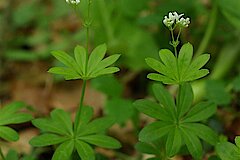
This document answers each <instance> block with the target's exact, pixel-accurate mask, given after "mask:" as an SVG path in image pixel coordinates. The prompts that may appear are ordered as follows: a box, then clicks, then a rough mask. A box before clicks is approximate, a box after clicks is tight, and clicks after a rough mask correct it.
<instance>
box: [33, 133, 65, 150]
mask: <svg viewBox="0 0 240 160" xmlns="http://www.w3.org/2000/svg"><path fill="white" fill-rule="evenodd" d="M68 139H69V138H68V137H63V136H59V135H56V134H51V133H44V134H42V135H39V136H36V137H33V138H32V139H31V140H30V142H29V143H30V144H31V145H32V146H34V147H43V146H51V145H54V144H59V143H62V142H64V141H66V140H68Z"/></svg>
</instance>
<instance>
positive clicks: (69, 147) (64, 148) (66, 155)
mask: <svg viewBox="0 0 240 160" xmlns="http://www.w3.org/2000/svg"><path fill="white" fill-rule="evenodd" d="M73 149H74V141H73V140H71V141H66V142H64V143H62V144H61V145H60V146H58V147H57V149H56V150H55V152H54V154H53V157H52V160H60V159H61V160H69V159H70V158H71V155H72V152H73Z"/></svg>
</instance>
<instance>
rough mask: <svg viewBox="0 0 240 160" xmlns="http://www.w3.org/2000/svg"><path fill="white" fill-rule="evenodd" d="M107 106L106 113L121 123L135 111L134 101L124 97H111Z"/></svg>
mask: <svg viewBox="0 0 240 160" xmlns="http://www.w3.org/2000/svg"><path fill="white" fill-rule="evenodd" d="M105 107H106V109H105V111H106V114H107V115H110V116H112V117H115V118H116V122H117V123H119V124H124V123H125V122H126V121H127V120H129V119H130V118H131V117H132V116H133V115H134V113H135V108H134V107H133V105H132V101H131V100H126V99H122V98H113V99H109V100H108V101H107V103H106V106H105Z"/></svg>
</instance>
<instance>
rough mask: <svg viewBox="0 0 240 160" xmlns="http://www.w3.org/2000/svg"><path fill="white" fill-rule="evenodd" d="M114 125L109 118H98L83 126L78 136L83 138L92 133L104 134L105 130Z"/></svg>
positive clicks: (112, 120)
mask: <svg viewBox="0 0 240 160" xmlns="http://www.w3.org/2000/svg"><path fill="white" fill-rule="evenodd" d="M113 123H114V119H113V118H111V117H103V118H98V119H95V120H93V121H92V122H90V123H89V124H88V125H87V126H85V127H84V128H83V129H82V131H81V132H80V133H79V134H78V136H84V135H89V134H94V133H101V132H104V131H105V130H106V129H107V128H109V127H111V126H112V125H113Z"/></svg>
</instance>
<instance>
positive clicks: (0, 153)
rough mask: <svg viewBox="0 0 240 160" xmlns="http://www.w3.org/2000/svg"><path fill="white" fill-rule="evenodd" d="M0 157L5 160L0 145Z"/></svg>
mask: <svg viewBox="0 0 240 160" xmlns="http://www.w3.org/2000/svg"><path fill="white" fill-rule="evenodd" d="M0 157H1V158H2V160H5V157H4V155H3V152H2V149H1V147H0Z"/></svg>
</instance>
